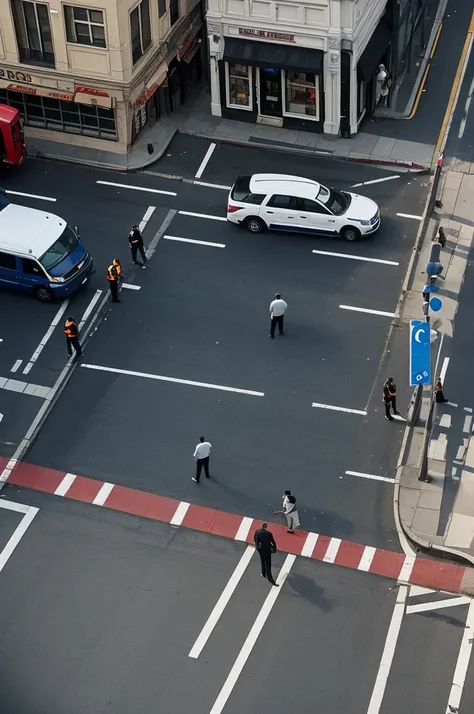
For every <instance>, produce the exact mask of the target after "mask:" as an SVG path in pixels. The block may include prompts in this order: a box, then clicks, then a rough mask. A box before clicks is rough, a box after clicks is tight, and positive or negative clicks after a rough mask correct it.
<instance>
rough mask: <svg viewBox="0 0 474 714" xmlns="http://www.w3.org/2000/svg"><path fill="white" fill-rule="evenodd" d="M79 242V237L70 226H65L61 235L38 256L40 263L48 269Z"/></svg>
mask: <svg viewBox="0 0 474 714" xmlns="http://www.w3.org/2000/svg"><path fill="white" fill-rule="evenodd" d="M78 243H79V238H78V236H77V234H76V232H75V231H74V230H73V229H72V228H71V226H66V228H65V229H64V231H63V233H62V235H61V236H60V237H59V238H58V240H57V241H56V242H55V243H53V245H52V246H51V248H49V249H48V250H47V251H46V253H44V255H42V256H41V258H40V263H41V265H42V266H43V267H44V268H46V270H49V269H50V268H54V266H55V265H57V264H58V263H59V262H60V261H61V260H62V259H63V258H65V257H66V255H69V253H72V251H73V250H75V248H76V247H77V244H78Z"/></svg>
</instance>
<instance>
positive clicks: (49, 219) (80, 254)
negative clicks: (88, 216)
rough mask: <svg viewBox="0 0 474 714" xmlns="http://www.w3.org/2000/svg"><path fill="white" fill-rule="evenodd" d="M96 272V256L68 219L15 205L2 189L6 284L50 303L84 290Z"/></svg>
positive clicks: (0, 257) (0, 237)
mask: <svg viewBox="0 0 474 714" xmlns="http://www.w3.org/2000/svg"><path fill="white" fill-rule="evenodd" d="M93 270H94V263H93V261H92V258H91V256H90V255H89V253H88V252H87V250H86V249H85V248H84V246H83V245H82V243H81V241H80V240H79V236H78V234H77V231H76V230H75V229H74V228H71V226H69V225H68V224H67V223H66V221H64V220H63V219H62V218H59V216H55V215H54V214H53V213H45V212H44V211H38V210H36V209H35V208H26V207H25V206H19V205H17V204H14V203H10V201H9V200H8V198H6V196H5V194H4V192H3V191H1V189H0V287H5V288H11V289H13V290H22V291H23V292H31V293H33V294H34V295H36V297H37V298H38V300H41V301H42V302H49V301H50V300H54V299H55V298H59V299H63V298H66V297H69V296H70V295H72V294H73V293H75V292H77V291H78V290H80V288H82V287H83V286H84V285H86V284H87V282H88V281H89V278H90V277H91V275H92V273H93Z"/></svg>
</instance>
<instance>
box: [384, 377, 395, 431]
mask: <svg viewBox="0 0 474 714" xmlns="http://www.w3.org/2000/svg"><path fill="white" fill-rule="evenodd" d="M383 401H384V404H385V419H388V420H389V421H393V416H392V415H391V414H390V407H392V409H393V413H394V414H398V412H397V387H396V384H395V382H394V381H393V377H389V378H388V379H386V380H385V382H384V385H383Z"/></svg>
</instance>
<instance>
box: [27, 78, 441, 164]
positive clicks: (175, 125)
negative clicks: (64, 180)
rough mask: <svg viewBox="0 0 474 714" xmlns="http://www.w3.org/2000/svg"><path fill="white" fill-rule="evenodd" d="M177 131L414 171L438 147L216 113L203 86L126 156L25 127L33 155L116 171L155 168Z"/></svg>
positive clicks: (149, 130) (142, 136)
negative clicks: (345, 135)
mask: <svg viewBox="0 0 474 714" xmlns="http://www.w3.org/2000/svg"><path fill="white" fill-rule="evenodd" d="M177 132H182V133H185V134H192V135H194V136H199V137H202V138H203V139H207V140H208V141H214V142H227V143H232V144H237V145H241V146H254V147H258V148H260V149H263V148H267V149H273V150H280V151H286V152H288V151H291V152H297V153H301V154H305V155H311V156H315V157H318V156H320V157H334V158H340V159H346V160H353V161H360V162H364V163H372V164H381V165H399V166H405V167H408V168H414V169H429V168H430V167H431V163H432V159H433V150H434V146H432V145H430V144H420V143H417V142H414V141H404V140H401V139H394V138H390V137H387V136H379V135H377V134H369V133H364V132H363V131H362V132H361V133H360V134H357V135H356V136H355V137H354V138H353V139H339V138H337V137H334V138H333V137H329V136H327V135H323V134H313V133H310V132H304V131H298V130H290V129H281V128H279V127H274V126H266V125H263V124H250V123H247V122H241V121H232V120H230V119H222V118H220V117H213V116H212V115H211V109H210V96H209V94H208V92H207V91H206V90H205V89H204V90H201V91H200V92H199V93H197V94H196V97H195V101H194V102H192V101H190V102H189V105H188V106H185V107H182V108H181V109H180V110H179V111H177V112H175V114H173V116H170V117H167V118H165V119H163V120H162V121H159V122H157V123H156V124H155V125H154V126H152V127H148V128H146V129H144V130H143V131H142V133H141V134H140V136H139V138H138V139H137V141H136V142H135V143H134V144H133V146H132V148H131V150H130V151H129V153H128V154H118V153H116V152H114V151H113V150H112V148H113V145H112V142H111V150H110V151H98V150H95V149H88V148H84V147H80V146H76V145H75V144H74V141H75V137H74V136H73V135H69V134H64V135H61V138H62V139H63V141H62V142H60V141H57V142H56V141H50V140H46V139H44V138H43V136H42V134H44V133H43V132H42V131H41V130H34V129H32V128H31V127H25V135H26V143H27V149H28V153H29V154H30V155H33V156H44V157H46V158H53V159H58V160H62V161H70V162H73V163H79V164H85V165H89V166H97V167H102V168H108V169H114V170H117V171H138V170H140V169H144V168H146V167H149V166H151V165H152V164H154V163H155V162H157V161H158V160H159V159H160V158H161V157H162V156H163V155H164V153H165V152H166V151H167V149H168V146H169V145H170V143H171V141H172V140H173V138H174V136H175V134H176V133H177ZM149 145H151V146H152V148H153V152H152V154H150V153H149V148H148V147H149ZM158 168H159V164H158Z"/></svg>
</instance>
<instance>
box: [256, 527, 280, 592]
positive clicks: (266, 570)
mask: <svg viewBox="0 0 474 714" xmlns="http://www.w3.org/2000/svg"><path fill="white" fill-rule="evenodd" d="M253 540H254V543H255V547H256V549H257V550H258V554H259V556H260V563H261V565H262V578H267V580H269V581H270V582H271V584H272V585H275V587H279V586H278V585H277V584H276V582H275V581H274V579H273V575H272V554H273V553H276V552H277V547H276V543H275V538H274V537H273V534H272V533H271V532H270V531H269V530H268V525H267V524H266V523H262V527H261V528H259V529H258V530H256V531H255V533H254V536H253Z"/></svg>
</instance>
